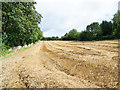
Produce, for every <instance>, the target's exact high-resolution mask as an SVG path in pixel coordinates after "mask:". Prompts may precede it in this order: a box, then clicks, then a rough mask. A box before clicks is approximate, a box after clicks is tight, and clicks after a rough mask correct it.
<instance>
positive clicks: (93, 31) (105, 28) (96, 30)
mask: <svg viewBox="0 0 120 90" xmlns="http://www.w3.org/2000/svg"><path fill="white" fill-rule="evenodd" d="M119 38H120V11H118V12H117V13H116V14H115V15H114V17H113V19H112V21H109V22H108V21H106V20H104V21H102V23H100V24H99V23H98V22H93V23H91V24H90V25H87V27H86V29H85V30H83V31H82V32H78V31H77V30H76V29H72V30H70V31H69V32H68V33H66V34H65V35H64V36H62V37H61V40H80V41H92V40H112V39H119Z"/></svg>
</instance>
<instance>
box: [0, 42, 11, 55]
mask: <svg viewBox="0 0 120 90" xmlns="http://www.w3.org/2000/svg"><path fill="white" fill-rule="evenodd" d="M9 48H10V47H9V46H6V45H5V44H2V46H1V54H0V56H3V55H5V54H7V52H8V51H7V50H8V49H9Z"/></svg>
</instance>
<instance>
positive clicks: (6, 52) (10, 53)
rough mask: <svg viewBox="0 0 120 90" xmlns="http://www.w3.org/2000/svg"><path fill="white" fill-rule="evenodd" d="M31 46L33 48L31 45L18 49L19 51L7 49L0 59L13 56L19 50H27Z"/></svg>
mask: <svg viewBox="0 0 120 90" xmlns="http://www.w3.org/2000/svg"><path fill="white" fill-rule="evenodd" d="M29 48H31V46H30V47H26V48H22V49H20V50H19V51H18V50H17V51H14V50H12V51H5V54H4V55H2V56H1V57H0V61H1V60H4V59H7V58H9V57H11V56H13V55H15V54H17V53H18V52H22V51H25V50H27V49H29Z"/></svg>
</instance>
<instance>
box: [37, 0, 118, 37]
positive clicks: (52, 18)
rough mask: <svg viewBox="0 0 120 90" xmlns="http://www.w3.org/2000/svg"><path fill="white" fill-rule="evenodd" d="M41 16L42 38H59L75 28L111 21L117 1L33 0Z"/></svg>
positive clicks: (80, 28)
mask: <svg viewBox="0 0 120 90" xmlns="http://www.w3.org/2000/svg"><path fill="white" fill-rule="evenodd" d="M35 1H36V2H37V5H36V9H37V11H38V12H39V13H41V14H42V16H43V19H42V22H41V25H40V27H41V29H42V30H43V33H44V36H57V35H58V36H61V35H64V34H65V33H66V32H68V31H69V30H71V29H73V28H76V29H77V30H78V31H81V30H84V29H85V27H86V26H87V25H88V24H90V23H92V22H101V21H102V20H111V19H112V17H113V15H114V14H115V13H116V11H117V8H118V1H119V0H35Z"/></svg>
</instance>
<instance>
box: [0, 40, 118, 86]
mask: <svg viewBox="0 0 120 90" xmlns="http://www.w3.org/2000/svg"><path fill="white" fill-rule="evenodd" d="M1 62H2V87H3V88H20V87H22V88H117V87H118V41H117V40H113V41H92V42H80V41H39V42H38V43H36V44H34V45H33V46H32V47H31V48H29V49H27V50H25V51H22V52H19V53H18V54H16V55H13V56H12V57H10V58H7V59H5V60H2V61H1Z"/></svg>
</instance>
